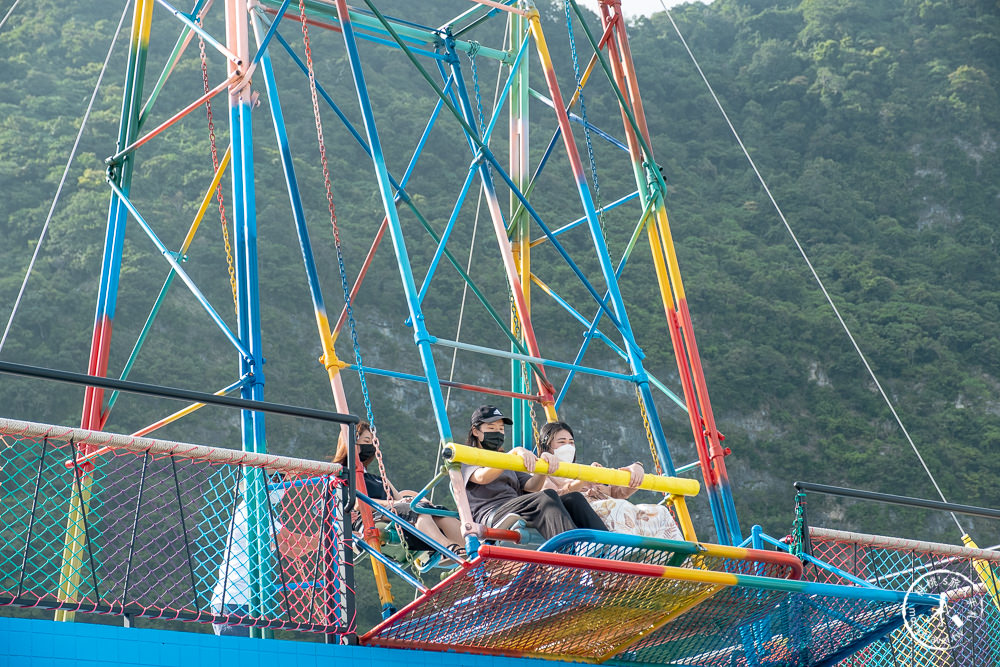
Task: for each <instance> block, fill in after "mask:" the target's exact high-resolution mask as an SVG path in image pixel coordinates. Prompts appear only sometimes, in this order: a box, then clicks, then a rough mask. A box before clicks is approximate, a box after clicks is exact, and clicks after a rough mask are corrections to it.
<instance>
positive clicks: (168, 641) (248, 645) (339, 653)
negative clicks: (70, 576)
mask: <svg viewBox="0 0 1000 667" xmlns="http://www.w3.org/2000/svg"><path fill="white" fill-rule="evenodd" d="M338 664H340V665H350V666H351V667H465V666H470V667H543V666H544V667H559V666H560V665H563V666H567V667H568V666H569V665H571V664H574V663H565V662H555V661H552V660H529V659H520V658H502V657H494V656H484V655H470V654H464V653H441V652H433V653H432V652H425V651H415V650H406V649H385V648H370V647H364V646H333V645H327V644H321V643H313V642H297V641H283V640H261V639H243V638H240V637H216V636H215V635H212V634H199V633H193V632H174V631H170V630H148V629H145V628H122V627H117V626H113V625H95V624H93V623H56V622H54V621H37V620H29V619H23V618H2V617H0V667H8V666H9V667H122V666H125V665H127V666H129V667H133V666H134V667H217V666H218V667H223V666H224V667H312V666H313V665H316V666H317V667H318V666H320V665H322V666H323V667H330V666H331V665H338ZM575 664H576V665H577V666H578V665H579V663H575Z"/></svg>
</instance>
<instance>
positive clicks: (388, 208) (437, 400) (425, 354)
mask: <svg viewBox="0 0 1000 667" xmlns="http://www.w3.org/2000/svg"><path fill="white" fill-rule="evenodd" d="M337 12H338V13H339V15H340V25H341V28H342V32H343V35H344V44H345V46H346V47H347V56H348V60H349V61H350V64H351V74H352V76H353V78H354V87H355V89H356V90H357V93H358V104H359V105H360V107H361V115H362V117H363V119H364V125H365V133H366V134H367V135H368V145H369V147H370V148H371V155H372V163H373V165H374V167H375V176H376V179H377V180H378V186H379V194H380V195H381V197H382V206H383V208H384V209H385V214H386V217H387V218H388V220H389V234H390V236H391V237H392V245H393V248H394V250H395V251H396V263H397V264H398V266H399V275H400V278H401V279H402V282H403V291H404V293H405V296H406V302H407V307H408V309H409V311H410V321H411V323H412V324H411V326H412V327H413V340H414V342H415V343H416V345H417V351H418V353H419V354H420V361H421V363H422V364H423V367H424V374H425V375H426V376H427V389H428V392H429V393H430V399H431V406H432V408H433V410H434V417H435V419H436V421H437V426H438V436H439V437H440V439H441V440H442V441H449V440H451V426H450V425H449V423H448V412H447V410H446V409H445V403H444V395H443V394H442V393H441V386H440V384H439V383H438V376H437V368H436V367H435V365H434V356H433V353H432V351H431V344H430V336H429V335H428V333H427V327H426V326H425V324H424V314H423V311H422V310H421V307H420V302H419V301H418V300H417V295H418V292H417V286H416V283H415V282H414V279H413V270H412V268H411V267H410V258H409V254H408V252H407V250H406V241H405V238H404V236H403V229H402V226H401V225H400V222H399V212H398V211H397V210H396V204H395V202H394V201H393V194H392V183H391V182H390V180H389V172H388V169H387V168H386V164H385V156H384V155H383V153H382V142H381V140H380V139H379V134H378V128H377V126H376V124H375V115H374V114H373V112H372V106H371V99H370V98H369V96H368V86H367V84H366V83H365V76H364V72H363V71H362V69H361V57H360V55H359V53H358V44H357V40H356V38H355V35H354V27H353V25H352V23H351V18H350V16H349V15H348V11H347V3H346V2H345V0H337Z"/></svg>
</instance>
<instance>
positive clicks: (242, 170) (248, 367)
mask: <svg viewBox="0 0 1000 667" xmlns="http://www.w3.org/2000/svg"><path fill="white" fill-rule="evenodd" d="M226 43H227V47H228V48H229V50H230V51H232V52H233V53H234V54H236V55H237V57H238V60H239V63H241V64H237V63H234V62H233V61H229V62H228V68H229V71H228V74H229V75H230V76H232V75H233V74H237V75H240V74H244V73H245V70H243V69H241V68H242V67H245V66H246V65H248V64H249V62H250V35H249V21H248V16H247V9H246V3H245V2H241V1H240V0H226ZM252 108H253V101H252V99H251V89H250V85H249V82H248V81H243V80H241V79H237V80H236V82H235V83H234V84H232V85H230V87H229V136H230V141H231V147H232V161H233V166H232V176H233V251H234V255H235V257H234V260H235V261H234V269H235V275H236V297H237V298H236V301H237V307H236V312H237V335H238V337H239V339H240V342H241V343H242V344H243V345H244V346H245V347H246V349H247V350H249V352H250V355H249V356H242V357H241V358H240V360H239V373H240V377H249V378H250V381H249V382H248V383H247V384H246V385H244V386H243V388H242V389H241V391H240V394H241V397H242V398H244V399H249V400H255V401H261V400H263V399H264V372H263V371H264V369H263V364H264V356H263V353H262V350H261V332H260V294H259V290H258V274H257V214H256V203H255V198H254V195H255V190H254V164H253V119H252V116H251V111H252ZM241 417H242V421H241V426H242V442H243V450H244V451H248V452H257V453H261V454H265V453H267V444H266V429H265V421H264V414H263V413H260V412H256V411H251V410H243V411H242V412H241ZM245 501H246V504H247V524H248V525H247V545H248V547H249V548H248V554H247V556H248V558H249V565H250V568H249V569H250V573H251V586H250V590H251V598H250V611H251V614H259V615H261V616H263V615H264V614H265V613H266V612H267V611H268V607H269V600H270V597H271V594H272V590H273V588H274V587H273V586H272V585H271V582H272V572H271V568H270V561H271V555H270V543H271V537H272V536H271V535H270V532H271V531H270V516H269V514H270V513H269V511H268V506H267V502H268V494H267V484H266V480H265V479H264V471H262V470H258V469H249V470H247V471H246V492H245ZM269 634H270V631H267V630H258V629H252V630H251V635H252V636H261V637H266V636H268V635H269Z"/></svg>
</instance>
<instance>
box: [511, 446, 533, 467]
mask: <svg viewBox="0 0 1000 667" xmlns="http://www.w3.org/2000/svg"><path fill="white" fill-rule="evenodd" d="M510 453H511V454H517V455H518V456H520V457H521V460H522V461H524V469H525V470H527V471H528V472H535V463H537V462H538V457H537V456H535V455H534V454H533V453H531V452H530V451H528V450H527V449H525V448H524V447H515V448H514V449H512V450H510Z"/></svg>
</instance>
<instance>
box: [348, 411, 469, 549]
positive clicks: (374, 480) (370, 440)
mask: <svg viewBox="0 0 1000 667" xmlns="http://www.w3.org/2000/svg"><path fill="white" fill-rule="evenodd" d="M355 438H356V440H355V442H356V444H357V447H358V458H360V459H361V465H363V466H364V467H365V468H367V467H368V466H369V465H371V463H372V462H373V461H374V460H375V436H374V434H373V433H372V429H371V426H370V425H369V424H368V422H363V421H362V422H358V424H357V426H356V427H355ZM333 462H334V463H339V464H340V465H346V462H347V444H346V443H345V442H344V439H343V438H340V440H339V441H338V442H337V453H336V454H335V455H334V457H333ZM364 478H365V488H364V493H365V495H366V496H368V497H369V498H371V499H372V500H374V501H376V502H378V503H379V504H380V505H382V506H383V507H386V508H387V509H391V510H393V511H395V512H396V514H398V515H399V517H400V518H401V519H404V520H405V521H408V522H409V523H412V524H413V525H414V526H416V527H417V529H418V530H420V531H421V532H423V533H424V534H425V535H427V537H429V538H431V539H432V540H434V541H436V542H438V543H439V544H444V545H446V546H447V547H448V548H449V549H451V550H452V551H454V552H455V553H457V554H458V555H460V556H464V555H465V547H464V546H462V545H463V541H464V540H463V537H462V524H461V522H460V521H459V520H458V519H456V518H454V517H450V516H436V515H435V516H432V515H430V514H418V513H417V512H414V511H413V509H412V508H411V507H410V501H411V500H412V499H413V497H414V496H416V495H417V493H416V492H415V491H397V490H396V487H394V486H393V485H392V482H389V481H388V480H386V482H383V480H382V478H381V477H379V476H378V475H376V474H374V473H370V472H368V470H367V469H366V470H365V473H364ZM387 489H388V491H389V495H388V496H387V495H386V490H387ZM420 506H421V507H434V508H436V509H445V508H443V507H439V506H436V505H431V504H430V503H428V502H427V501H425V500H422V501H420ZM402 532H403V533H404V534H405V536H406V545H407V547H409V548H410V549H413V550H416V551H427V550H430V546H429V545H427V544H426V543H425V542H423V541H422V540H421V539H420V538H418V537H416V536H415V535H412V534H410V533H409V532H407V531H402Z"/></svg>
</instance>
